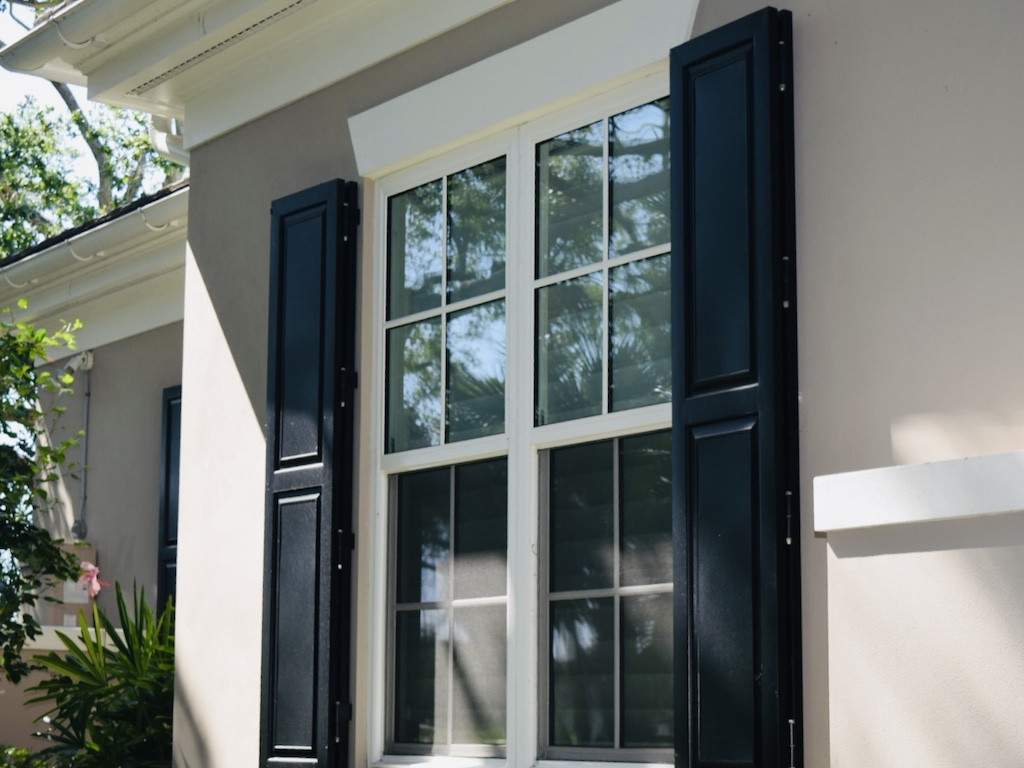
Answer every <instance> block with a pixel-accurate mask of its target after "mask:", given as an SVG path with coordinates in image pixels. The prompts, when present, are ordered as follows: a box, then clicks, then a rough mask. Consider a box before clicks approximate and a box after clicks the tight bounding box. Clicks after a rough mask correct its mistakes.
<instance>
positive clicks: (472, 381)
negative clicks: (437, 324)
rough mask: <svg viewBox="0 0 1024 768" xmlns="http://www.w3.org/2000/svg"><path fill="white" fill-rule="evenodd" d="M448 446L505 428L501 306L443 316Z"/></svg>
mask: <svg viewBox="0 0 1024 768" xmlns="http://www.w3.org/2000/svg"><path fill="white" fill-rule="evenodd" d="M447 387H448V404H447V406H448V442H455V441H456V440H468V439H470V438H473V437H483V436H484V435H495V434H499V433H501V432H503V431H504V430H505V302H504V301H492V302H489V303H487V304H481V305H480V306H477V307H473V308H472V309H466V310H463V311H461V312H453V313H452V314H451V315H449V316H448V382H447Z"/></svg>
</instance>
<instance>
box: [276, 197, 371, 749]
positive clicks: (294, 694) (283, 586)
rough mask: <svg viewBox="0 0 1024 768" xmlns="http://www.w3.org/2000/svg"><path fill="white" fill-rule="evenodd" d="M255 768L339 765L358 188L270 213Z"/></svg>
mask: <svg viewBox="0 0 1024 768" xmlns="http://www.w3.org/2000/svg"><path fill="white" fill-rule="evenodd" d="M271 222H272V224H271V246H270V303H269V310H270V318H269V320H270V328H269V337H268V338H269V350H268V351H269V354H268V368H269V373H268V377H267V378H268V381H267V419H266V439H267V504H266V522H265V526H266V534H265V586H264V602H263V678H262V706H261V745H260V753H261V754H260V764H261V765H263V766H269V765H273V766H275V767H276V768H288V767H289V766H300V765H301V766H304V768H311V766H318V767H319V768H328V766H330V767H331V768H335V767H336V766H345V765H347V763H348V755H349V722H348V720H349V717H348V712H349V711H350V706H349V643H350V633H351V606H350V599H351V598H350V591H351V575H350V567H351V546H352V542H353V538H352V463H353V458H352V450H353V445H352V404H353V398H352V392H351V391H350V390H351V388H352V386H353V385H354V381H355V378H354V375H353V364H354V360H355V354H354V350H355V281H356V264H355V259H356V255H355V231H356V227H357V223H358V209H357V187H356V185H355V184H354V183H346V182H342V181H332V182H329V183H327V184H321V185H319V186H316V187H313V188H311V189H308V190H305V191H304V192H299V193H297V194H294V195H290V196H288V197H285V198H282V199H280V200H277V201H275V202H274V204H273V207H272V208H271Z"/></svg>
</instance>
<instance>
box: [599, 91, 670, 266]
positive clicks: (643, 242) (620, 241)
mask: <svg viewBox="0 0 1024 768" xmlns="http://www.w3.org/2000/svg"><path fill="white" fill-rule="evenodd" d="M668 105H669V101H668V99H667V98H664V99H661V100H660V101H655V102H654V103H652V104H645V105H644V106H642V107H637V108H636V109H631V110H629V111H628V112H623V113H622V114H620V115H615V116H614V117H612V118H611V119H610V120H609V137H608V173H609V177H610V178H609V187H608V195H609V197H610V202H611V210H612V217H611V221H610V223H609V228H610V236H611V252H612V255H615V256H618V255H621V254H624V253H632V252H633V251H638V250H640V249H641V248H649V247H650V246H652V245H662V244H664V243H667V242H668V241H669V239H670V237H671V234H670V232H671V225H670V221H669V213H668V211H669V181H668V166H669V162H668V151H669V150H668V114H669V110H668Z"/></svg>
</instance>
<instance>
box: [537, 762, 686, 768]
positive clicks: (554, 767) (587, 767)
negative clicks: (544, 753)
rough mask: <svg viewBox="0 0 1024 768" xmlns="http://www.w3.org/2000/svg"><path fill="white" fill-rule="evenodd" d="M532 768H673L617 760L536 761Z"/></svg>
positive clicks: (657, 764)
mask: <svg viewBox="0 0 1024 768" xmlns="http://www.w3.org/2000/svg"><path fill="white" fill-rule="evenodd" d="M534 768H674V766H673V765H672V763H637V762H632V763H627V762H620V761H618V760H538V761H537V762H536V763H534Z"/></svg>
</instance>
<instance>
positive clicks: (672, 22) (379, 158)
mask: <svg viewBox="0 0 1024 768" xmlns="http://www.w3.org/2000/svg"><path fill="white" fill-rule="evenodd" d="M696 9H697V0H619V2H617V3H614V4H612V5H609V6H607V7H606V8H602V9H601V10H599V11H595V12H593V13H590V14H588V15H586V16H583V17H581V18H579V19H577V20H575V21H572V22H569V23H568V24H564V25H563V26H561V27H558V28H556V29H553V30H551V31H550V32H546V33H545V34H543V35H539V36H537V37H535V38H533V39H532V40H528V41H527V42H525V43H521V44H520V45H517V46H515V47H513V48H510V49H508V50H506V51H503V52H501V53H498V54H495V55H494V56H491V57H489V58H487V59H484V60H483V61H480V62H477V63H476V64H473V65H471V66H469V67H466V68H465V69H461V70H459V71H458V72H454V73H452V74H451V75H448V76H447V77H443V78H440V79H438V80H435V81H434V82H432V83H429V84H427V85H424V86H422V87H420V88H417V89H415V90H413V91H410V92H408V93H406V94H403V95H402V96H399V97H397V98H395V99H392V100H391V101H387V102H385V103H383V104H381V105H379V106H377V107H374V108H372V109H369V110H367V111H365V112H361V113H360V114H358V115H354V116H352V117H351V118H349V128H350V130H351V132H352V143H353V146H354V148H355V156H356V163H357V164H358V167H359V173H360V174H361V175H363V176H368V177H373V178H377V177H380V176H383V175H384V174H387V173H390V172H392V171H394V170H395V169H397V168H400V167H403V166H406V165H410V164H412V163H415V162H419V161H420V160H422V159H425V158H427V157H429V156H431V155H435V154H439V153H441V152H445V151H447V150H449V149H451V148H452V147H454V146H456V145H458V144H460V143H463V142H466V141H471V140H475V139H477V138H480V137H482V136H485V135H487V134H488V133H491V132H495V131H500V130H503V129H505V128H509V127H512V126H515V125H518V124H520V123H523V122H526V121H527V120H531V119H533V118H535V117H538V116H539V115H541V114H544V113H546V112H549V111H552V110H555V109H560V108H562V107H564V106H566V105H567V104H569V103H572V102H574V101H580V100H583V99H586V98H587V97H589V96H593V95H594V94H595V93H598V92H600V91H602V90H606V89H608V88H611V87H614V86H616V85H620V84H622V83H624V82H628V81H629V80H631V79H635V78H637V77H642V76H643V75H645V74H649V73H651V72H655V71H659V70H663V69H664V68H665V66H666V61H667V57H668V52H669V50H670V49H671V48H672V47H673V46H675V45H678V44H679V43H682V42H685V41H686V40H687V39H689V37H690V32H691V29H692V27H693V19H694V16H695V14H696ZM467 104H468V105H469V106H468V108H467Z"/></svg>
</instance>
